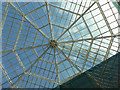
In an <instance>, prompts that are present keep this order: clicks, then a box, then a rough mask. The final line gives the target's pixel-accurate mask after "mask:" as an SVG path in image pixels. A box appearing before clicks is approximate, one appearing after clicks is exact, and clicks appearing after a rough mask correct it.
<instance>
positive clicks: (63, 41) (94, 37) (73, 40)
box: [57, 34, 120, 44]
mask: <svg viewBox="0 0 120 90" xmlns="http://www.w3.org/2000/svg"><path fill="white" fill-rule="evenodd" d="M118 36H120V34H119V35H110V36H102V37H94V38H86V39H79V40H71V41H63V42H57V43H58V44H61V43H71V42H79V41H87V40H96V39H104V38H110V37H118Z"/></svg>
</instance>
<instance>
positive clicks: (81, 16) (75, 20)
mask: <svg viewBox="0 0 120 90" xmlns="http://www.w3.org/2000/svg"><path fill="white" fill-rule="evenodd" d="M95 3H96V2H94V3H93V4H92V5H91V6H90V7H88V9H87V10H86V11H85V12H84V13H83V14H81V16H79V18H77V19H76V20H75V21H74V22H73V23H72V24H71V25H70V26H69V27H68V28H67V29H66V30H65V31H64V32H63V33H62V34H61V35H60V36H59V37H58V38H57V40H59V39H60V38H61V37H62V36H63V35H64V34H65V33H66V32H67V31H68V30H69V29H70V28H71V27H72V26H73V25H74V24H75V23H76V22H77V21H78V20H79V19H80V18H81V17H82V16H83V15H84V14H85V13H86V12H87V11H88V10H89V9H90V8H91V7H92V6H93V5H94V4H95Z"/></svg>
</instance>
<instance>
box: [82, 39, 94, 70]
mask: <svg viewBox="0 0 120 90" xmlns="http://www.w3.org/2000/svg"><path fill="white" fill-rule="evenodd" d="M92 44H93V40H92V41H91V43H90V46H89V49H88V52H87V54H86V56H85V60H84V62H83V66H82V69H81V71H83V69H84V67H85V65H86V62H87V58H88V56H89V53H90V50H91V47H92Z"/></svg>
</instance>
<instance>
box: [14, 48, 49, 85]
mask: <svg viewBox="0 0 120 90" xmlns="http://www.w3.org/2000/svg"><path fill="white" fill-rule="evenodd" d="M49 48H50V47H48V48H47V49H46V51H44V52H43V54H42V55H41V56H40V57H38V58H37V59H36V61H35V62H34V63H33V64H32V65H31V66H30V67H29V68H28V69H27V70H26V71H25V72H28V71H29V70H30V69H31V68H32V67H33V66H34V64H35V63H36V62H38V61H39V59H40V58H41V57H42V56H43V55H44V54H45V53H46V52H47V51H48V50H49ZM24 75H25V73H23V74H22V75H21V76H20V77H19V78H18V79H17V80H16V81H15V83H13V84H12V86H14V85H15V84H16V83H17V82H18V81H19V80H20V79H21V78H22V77H23V76H24Z"/></svg>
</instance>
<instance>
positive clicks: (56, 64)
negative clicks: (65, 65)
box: [54, 48, 60, 85]
mask: <svg viewBox="0 0 120 90" xmlns="http://www.w3.org/2000/svg"><path fill="white" fill-rule="evenodd" d="M54 58H55V66H56V71H57V77H58V85H59V83H60V77H59V72H58V63H57V58H56V53H55V48H54Z"/></svg>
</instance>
